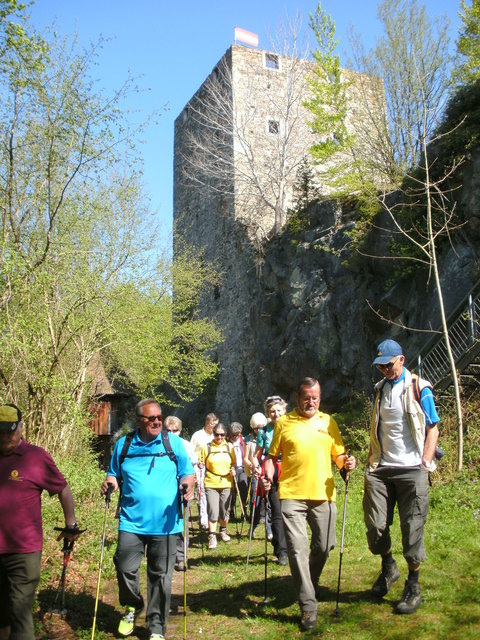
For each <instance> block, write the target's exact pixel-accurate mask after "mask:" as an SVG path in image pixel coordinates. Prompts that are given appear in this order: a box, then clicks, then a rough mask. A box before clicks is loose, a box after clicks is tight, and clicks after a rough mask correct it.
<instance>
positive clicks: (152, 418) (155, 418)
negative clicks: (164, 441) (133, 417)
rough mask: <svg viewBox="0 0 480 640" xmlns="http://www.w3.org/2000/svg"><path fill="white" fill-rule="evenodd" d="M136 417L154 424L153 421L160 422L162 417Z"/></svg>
mask: <svg viewBox="0 0 480 640" xmlns="http://www.w3.org/2000/svg"><path fill="white" fill-rule="evenodd" d="M138 417H139V418H143V419H144V420H146V421H147V422H155V420H158V421H159V422H161V421H162V416H142V415H139V416H138Z"/></svg>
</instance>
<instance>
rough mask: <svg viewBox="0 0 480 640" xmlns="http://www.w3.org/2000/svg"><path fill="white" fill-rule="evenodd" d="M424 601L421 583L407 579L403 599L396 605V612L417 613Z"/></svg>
mask: <svg viewBox="0 0 480 640" xmlns="http://www.w3.org/2000/svg"><path fill="white" fill-rule="evenodd" d="M421 602H422V596H421V595H420V585H419V584H418V582H409V581H408V580H405V587H404V589H403V593H402V599H401V600H400V602H399V603H398V604H397V606H396V607H395V613H415V611H416V610H417V609H418V607H419V606H420V603H421Z"/></svg>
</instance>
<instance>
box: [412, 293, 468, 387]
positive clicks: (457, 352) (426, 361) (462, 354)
mask: <svg viewBox="0 0 480 640" xmlns="http://www.w3.org/2000/svg"><path fill="white" fill-rule="evenodd" d="M447 327H448V334H449V338H450V346H451V349H452V353H453V357H454V360H455V365H456V368H457V370H459V371H462V370H463V369H465V368H466V367H468V365H470V364H471V363H472V362H473V360H474V359H475V358H476V356H477V355H478V354H479V353H480V285H479V284H477V285H476V286H475V288H474V289H473V290H472V292H471V293H470V294H469V295H468V296H467V297H466V298H465V299H464V300H463V301H462V303H461V304H460V305H459V306H458V307H457V308H456V309H455V311H454V312H453V313H452V314H450V316H449V317H448V318H447ZM417 368H418V373H419V375H420V376H421V377H422V378H425V379H426V380H429V381H430V382H431V383H432V384H433V386H434V387H435V388H437V389H446V388H447V387H448V386H450V384H451V382H452V376H451V371H450V363H449V360H448V354H447V347H446V344H445V340H444V338H443V335H440V336H438V335H437V336H435V337H434V338H432V339H431V340H430V341H429V342H428V343H427V345H426V346H425V349H423V350H422V352H421V353H419V355H418V362H417Z"/></svg>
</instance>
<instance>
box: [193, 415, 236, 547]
mask: <svg viewBox="0 0 480 640" xmlns="http://www.w3.org/2000/svg"><path fill="white" fill-rule="evenodd" d="M225 436H226V431H225V427H224V426H223V424H222V423H221V422H219V423H218V424H217V425H215V427H214V429H213V442H211V443H210V444H206V445H204V446H203V447H202V449H201V451H200V457H199V463H198V466H199V467H200V468H203V466H204V467H205V495H206V498H207V513H208V548H209V549H215V548H216V546H217V522H220V538H221V540H223V542H229V540H230V536H229V535H228V533H227V524H228V516H229V513H230V500H231V490H232V486H233V475H234V474H235V469H234V466H235V453H234V451H233V447H232V445H231V444H230V443H229V442H226V440H225Z"/></svg>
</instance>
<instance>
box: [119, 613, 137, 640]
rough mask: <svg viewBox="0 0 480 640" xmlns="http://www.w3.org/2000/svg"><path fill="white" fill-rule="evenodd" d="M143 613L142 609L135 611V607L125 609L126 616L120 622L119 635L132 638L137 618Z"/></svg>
mask: <svg viewBox="0 0 480 640" xmlns="http://www.w3.org/2000/svg"><path fill="white" fill-rule="evenodd" d="M142 611H143V607H142V608H141V609H135V607H127V608H126V609H125V615H124V616H123V618H122V619H121V620H120V624H119V625H118V633H119V634H120V635H121V636H130V635H131V634H132V633H133V630H134V628H135V618H136V617H137V616H139V615H140V614H141V613H142Z"/></svg>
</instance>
